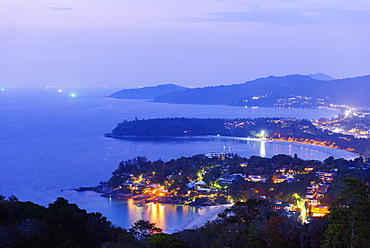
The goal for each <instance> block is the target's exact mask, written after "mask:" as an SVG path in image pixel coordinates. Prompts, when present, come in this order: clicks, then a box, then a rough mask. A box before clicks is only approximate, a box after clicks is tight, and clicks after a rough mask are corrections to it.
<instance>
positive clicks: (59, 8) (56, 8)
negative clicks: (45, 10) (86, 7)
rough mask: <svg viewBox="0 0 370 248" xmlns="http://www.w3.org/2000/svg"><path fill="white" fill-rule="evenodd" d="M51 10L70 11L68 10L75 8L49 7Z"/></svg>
mask: <svg viewBox="0 0 370 248" xmlns="http://www.w3.org/2000/svg"><path fill="white" fill-rule="evenodd" d="M49 9H50V10H55V11H68V10H75V9H71V8H61V7H49Z"/></svg>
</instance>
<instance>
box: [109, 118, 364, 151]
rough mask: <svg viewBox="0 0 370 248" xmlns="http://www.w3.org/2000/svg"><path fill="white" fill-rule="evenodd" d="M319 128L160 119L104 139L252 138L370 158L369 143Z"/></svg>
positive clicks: (295, 122) (264, 121)
mask: <svg viewBox="0 0 370 248" xmlns="http://www.w3.org/2000/svg"><path fill="white" fill-rule="evenodd" d="M318 125H319V124H317V123H316V125H314V124H313V123H312V122H310V121H308V120H299V119H288V118H255V119H251V118H238V119H221V118H215V119H200V118H157V119H148V120H132V121H127V120H126V121H123V122H122V123H119V124H118V125H117V127H116V128H115V129H113V130H112V132H111V133H107V134H105V136H106V137H111V138H119V139H128V138H135V137H136V138H137V137H191V136H203V135H217V136H231V137H233V136H234V137H251V138H262V139H271V140H281V141H292V142H300V143H308V144H313V145H321V146H327V147H332V148H340V149H345V150H348V151H354V152H357V153H359V154H361V155H365V156H369V155H370V142H369V141H368V139H366V138H356V137H355V136H353V135H348V134H343V133H335V132H333V131H330V130H329V129H324V128H320V127H319V126H318Z"/></svg>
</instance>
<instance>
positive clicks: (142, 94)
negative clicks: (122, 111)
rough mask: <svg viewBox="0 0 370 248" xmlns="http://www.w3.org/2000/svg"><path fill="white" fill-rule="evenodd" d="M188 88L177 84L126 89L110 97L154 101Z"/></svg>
mask: <svg viewBox="0 0 370 248" xmlns="http://www.w3.org/2000/svg"><path fill="white" fill-rule="evenodd" d="M186 89H188V88H185V87H182V86H178V85H175V84H162V85H158V86H149V87H143V88H138V89H124V90H121V91H118V92H115V93H113V94H112V95H110V96H109V97H112V98H119V99H153V98H155V97H158V96H163V95H167V94H169V93H171V92H176V91H184V90H186Z"/></svg>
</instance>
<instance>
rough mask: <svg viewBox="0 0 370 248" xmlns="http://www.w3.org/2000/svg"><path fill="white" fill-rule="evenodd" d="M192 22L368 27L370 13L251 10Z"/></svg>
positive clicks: (358, 11)
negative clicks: (354, 25)
mask: <svg viewBox="0 0 370 248" xmlns="http://www.w3.org/2000/svg"><path fill="white" fill-rule="evenodd" d="M194 21H215V22H255V23H268V24H275V25H282V26H294V25H323V24H328V23H346V24H349V25H351V24H357V25H358V24H360V25H366V26H368V25H369V23H370V11H368V10H343V9H334V8H312V9H299V8H253V9H251V10H247V11H234V12H217V13H209V14H207V15H206V16H205V17H204V18H199V19H197V20H194Z"/></svg>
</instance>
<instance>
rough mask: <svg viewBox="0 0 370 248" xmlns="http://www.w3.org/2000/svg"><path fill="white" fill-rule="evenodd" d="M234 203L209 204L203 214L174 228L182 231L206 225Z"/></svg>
mask: <svg viewBox="0 0 370 248" xmlns="http://www.w3.org/2000/svg"><path fill="white" fill-rule="evenodd" d="M231 206H232V204H222V205H216V206H208V207H205V208H206V212H205V213H203V214H200V215H198V216H196V217H194V218H193V219H191V220H190V221H189V222H188V223H186V224H185V225H184V226H181V227H178V228H177V229H175V230H174V233H175V232H180V231H183V230H188V229H196V228H199V227H201V226H203V225H205V224H206V223H207V222H209V221H212V220H215V219H216V218H217V216H218V214H219V213H221V212H222V211H224V210H225V209H227V208H229V207H231Z"/></svg>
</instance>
